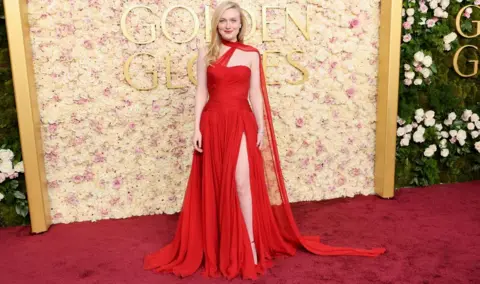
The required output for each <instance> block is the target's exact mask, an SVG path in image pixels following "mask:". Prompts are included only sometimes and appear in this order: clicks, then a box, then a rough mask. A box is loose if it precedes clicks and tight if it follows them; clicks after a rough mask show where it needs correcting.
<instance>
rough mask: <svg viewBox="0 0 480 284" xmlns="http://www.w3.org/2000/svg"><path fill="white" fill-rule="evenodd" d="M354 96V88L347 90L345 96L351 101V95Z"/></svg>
mask: <svg viewBox="0 0 480 284" xmlns="http://www.w3.org/2000/svg"><path fill="white" fill-rule="evenodd" d="M354 94H355V89H354V88H349V89H348V90H347V96H348V97H349V98H350V99H351V98H352V97H353V95H354Z"/></svg>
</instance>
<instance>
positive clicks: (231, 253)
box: [144, 41, 385, 279]
mask: <svg viewBox="0 0 480 284" xmlns="http://www.w3.org/2000/svg"><path fill="white" fill-rule="evenodd" d="M224 44H225V45H227V46H229V47H230V49H229V50H227V52H226V53H225V54H224V55H222V56H221V57H220V58H219V59H218V60H217V61H216V62H215V63H214V64H213V65H210V66H209V67H208V68H207V87H208V92H209V100H208V102H207V104H206V105H205V107H204V109H203V112H202V115H201V119H200V131H201V133H202V148H203V153H199V152H196V151H194V153H193V162H192V167H191V172H190V177H189V180H188V184H187V189H186V193H185V198H184V201H183V207H182V212H181V213H180V218H179V221H178V225H177V229H176V233H175V237H174V239H173V241H172V242H170V243H169V244H167V245H166V246H165V247H163V248H161V249H160V250H158V251H156V252H153V253H151V254H148V255H147V256H146V257H145V260H144V268H145V269H147V270H154V271H156V272H161V271H165V272H172V273H174V274H176V275H178V276H182V277H184V276H188V275H191V274H193V273H195V272H196V271H197V270H198V269H199V268H200V267H201V266H202V264H203V266H204V268H205V270H204V275H206V276H209V277H216V276H221V275H223V276H224V277H226V278H228V279H231V278H234V277H237V276H241V277H243V278H244V279H255V278H256V277H257V275H258V274H263V273H264V272H265V269H266V268H268V267H269V266H271V260H272V259H273V258H274V257H275V256H277V255H293V254H294V253H295V251H296V249H297V248H298V247H303V248H305V249H306V250H308V251H310V252H312V253H314V254H318V255H359V256H377V255H379V254H382V253H383V252H385V249H383V248H375V249H372V250H366V249H354V248H343V247H332V246H328V245H325V244H322V243H321V242H320V238H319V237H318V236H303V235H301V234H300V232H299V230H298V228H297V225H296V223H295V221H294V219H293V215H292V212H291V208H290V205H289V202H288V197H287V193H286V190H285V184H284V180H283V176H282V172H281V168H280V160H279V156H278V150H277V145H276V140H275V134H274V129H273V123H272V117H271V110H270V105H269V101H268V95H267V89H266V84H265V76H264V72H263V68H262V63H261V60H260V77H261V78H260V81H261V86H262V94H263V103H264V122H265V139H264V149H263V150H259V149H258V147H257V146H256V139H257V131H258V129H257V123H256V120H255V116H254V113H253V112H252V109H251V107H250V105H249V102H248V93H249V87H250V75H251V70H250V68H249V67H248V66H232V67H228V62H229V59H230V57H231V56H232V55H233V53H234V51H235V49H237V48H238V49H240V50H244V51H250V52H256V53H258V54H259V56H260V53H259V52H258V50H257V49H255V48H254V47H251V46H249V45H245V44H243V43H240V42H226V41H224ZM243 133H245V136H246V141H247V143H246V144H247V152H248V162H249V171H250V188H251V194H252V210H253V230H254V239H255V245H256V250H257V258H258V264H257V265H255V264H254V261H253V255H252V249H251V244H250V240H249V237H248V233H247V229H246V225H245V222H244V220H243V215H242V211H241V209H240V204H239V199H238V196H237V190H236V184H235V166H236V162H237V158H238V153H239V149H240V142H241V138H242V134H243Z"/></svg>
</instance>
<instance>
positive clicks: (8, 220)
mask: <svg viewBox="0 0 480 284" xmlns="http://www.w3.org/2000/svg"><path fill="white" fill-rule="evenodd" d="M0 149H10V150H12V151H13V152H14V154H15V158H14V161H13V162H14V164H16V163H18V162H20V161H21V160H22V153H21V146H20V137H19V132H18V122H17V111H16V105H15V95H14V90H13V80H12V70H11V67H10V58H9V52H8V41H7V31H6V26H5V17H4V10H3V2H2V1H0ZM0 193H2V194H3V195H4V198H3V199H2V200H1V201H0V227H5V226H15V225H22V224H27V223H28V222H29V216H28V203H27V199H26V188H25V177H24V175H23V174H20V176H19V177H18V178H16V179H8V178H7V179H6V180H5V181H4V182H3V183H0Z"/></svg>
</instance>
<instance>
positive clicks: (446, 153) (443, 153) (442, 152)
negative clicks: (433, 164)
mask: <svg viewBox="0 0 480 284" xmlns="http://www.w3.org/2000/svg"><path fill="white" fill-rule="evenodd" d="M448 154H450V151H448V149H442V151H441V152H440V155H442V157H444V158H445V157H447V156H448Z"/></svg>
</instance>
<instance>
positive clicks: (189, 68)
mask: <svg viewBox="0 0 480 284" xmlns="http://www.w3.org/2000/svg"><path fill="white" fill-rule="evenodd" d="M197 58H198V54H195V55H194V56H193V57H192V58H190V60H188V65H187V74H188V79H190V82H192V83H193V84H194V85H195V86H196V85H197V78H195V76H194V75H193V64H195V61H196V60H197Z"/></svg>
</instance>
